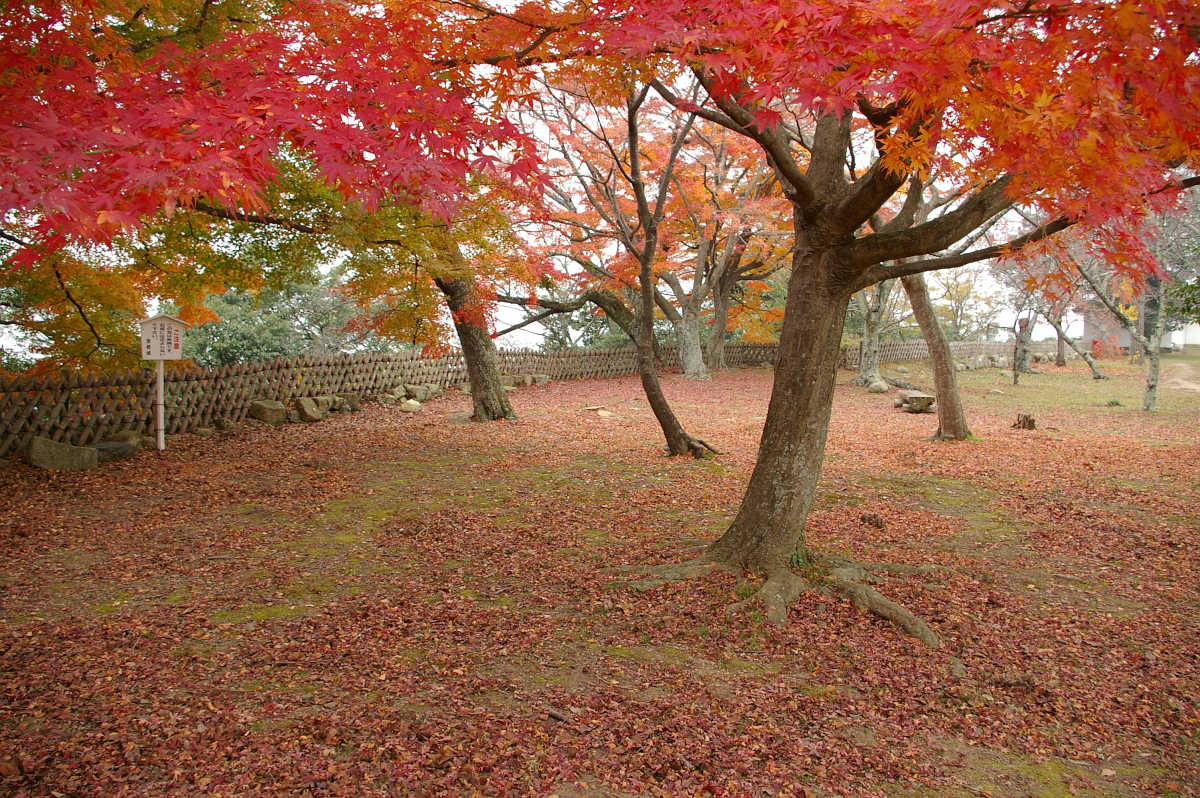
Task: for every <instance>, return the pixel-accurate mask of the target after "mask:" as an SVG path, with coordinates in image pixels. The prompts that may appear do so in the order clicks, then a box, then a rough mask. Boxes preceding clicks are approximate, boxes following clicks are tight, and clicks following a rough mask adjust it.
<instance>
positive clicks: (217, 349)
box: [184, 278, 397, 366]
mask: <svg viewBox="0 0 1200 798" xmlns="http://www.w3.org/2000/svg"><path fill="white" fill-rule="evenodd" d="M205 304H206V305H207V306H208V308H209V309H211V310H212V311H213V312H214V313H215V314H217V315H218V316H219V317H220V320H219V321H209V322H205V323H204V324H200V325H197V326H195V327H192V328H190V329H188V330H187V331H186V332H185V333H184V353H185V354H186V355H187V356H188V357H190V358H191V359H192V360H194V361H196V362H197V363H199V364H200V365H202V366H225V365H229V364H232V363H242V362H246V361H251V360H266V359H269V358H273V357H294V356H297V355H316V356H324V355H332V354H338V353H350V352H361V351H385V350H388V349H393V348H395V347H396V346H397V344H394V343H392V342H390V341H387V340H385V339H382V338H380V337H378V336H376V335H375V334H374V333H373V332H372V331H371V330H369V329H362V327H361V326H358V325H355V324H354V322H355V321H356V320H357V319H358V318H359V316H360V311H359V309H358V308H357V307H356V306H355V305H354V303H353V302H351V301H349V300H348V299H347V297H346V296H345V295H344V294H343V293H342V292H340V291H339V290H338V285H337V283H336V278H335V279H333V280H325V281H323V282H322V283H319V284H316V283H307V284H290V285H287V286H285V287H283V288H281V289H274V288H272V289H266V290H264V291H262V292H260V293H258V294H252V293H249V292H246V291H239V290H237V289H230V290H228V291H226V292H225V293H223V294H214V295H212V296H210V297H209V298H208V299H207V300H206V301H205Z"/></svg>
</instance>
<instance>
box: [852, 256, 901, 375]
mask: <svg viewBox="0 0 1200 798" xmlns="http://www.w3.org/2000/svg"><path fill="white" fill-rule="evenodd" d="M892 284H893V281H892V280H885V281H884V282H882V283H879V284H878V285H874V286H872V287H870V288H868V289H865V290H866V296H865V299H863V301H861V302H859V311H860V312H861V313H862V317H863V339H862V356H861V357H860V358H859V360H858V376H856V377H855V378H854V379H853V381H852V382H853V383H854V384H855V385H871V384H873V383H876V382H883V375H882V374H880V373H879V334H880V332H881V331H882V329H883V310H884V308H885V307H886V306H887V300H888V295H889V294H891V292H892ZM859 296H862V295H861V294H860V295H859Z"/></svg>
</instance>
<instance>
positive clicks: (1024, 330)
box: [1013, 319, 1035, 374]
mask: <svg viewBox="0 0 1200 798" xmlns="http://www.w3.org/2000/svg"><path fill="white" fill-rule="evenodd" d="M1032 337H1033V319H1017V338H1016V345H1015V347H1014V349H1013V373H1014V374H1033V373H1035V372H1034V370H1033V369H1032V368H1031V367H1030V366H1029V339H1030V338H1032Z"/></svg>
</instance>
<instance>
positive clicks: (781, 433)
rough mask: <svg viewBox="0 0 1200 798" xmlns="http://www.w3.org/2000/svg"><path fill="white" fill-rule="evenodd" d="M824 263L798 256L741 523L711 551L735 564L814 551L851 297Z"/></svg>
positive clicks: (760, 565) (771, 566) (761, 563)
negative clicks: (810, 544) (814, 521)
mask: <svg viewBox="0 0 1200 798" xmlns="http://www.w3.org/2000/svg"><path fill="white" fill-rule="evenodd" d="M823 267H825V264H824V263H823V260H822V259H821V258H819V257H815V256H810V257H809V258H806V259H804V260H801V259H800V258H799V256H797V258H795V259H794V260H793V267H792V276H791V279H790V280H789V283H788V301H787V309H786V312H785V314H784V320H783V330H782V333H781V335H780V340H779V362H778V364H777V365H776V367H775V381H774V385H773V387H772V390H771V402H770V405H769V406H768V409H767V419H766V423H765V424H764V426H763V432H762V439H761V441H760V443H759V449H758V461H757V462H756V463H755V465H754V473H753V474H752V475H751V477H750V483H749V485H748V486H747V488H746V495H745V497H744V498H743V499H742V505H741V508H740V509H739V510H738V513H737V516H736V517H735V518H734V520H733V524H732V525H731V526H730V527H729V529H728V530H727V531H726V532H725V534H724V535H722V536H721V538H720V539H719V540H717V541H716V542H715V543H713V544H712V546H711V547H710V549H709V551H710V553H711V554H712V556H713V557H714V558H715V559H717V560H718V561H721V562H724V563H727V564H728V565H731V566H733V567H735V568H739V569H747V570H751V571H755V572H758V573H768V574H771V573H775V572H778V571H781V570H782V569H785V568H786V567H787V566H788V564H789V563H790V562H792V561H793V558H796V559H800V560H806V559H807V557H808V553H807V549H806V548H805V539H804V524H805V521H806V520H807V518H808V511H809V508H810V507H811V505H812V499H813V493H814V491H815V489H816V485H817V478H818V477H819V476H820V472H821V461H822V459H823V457H824V453H825V438H826V435H827V434H828V431H829V415H830V410H831V409H832V407H833V391H834V383H835V378H836V376H837V366H838V360H839V359H840V355H841V339H842V324H843V322H844V321H845V318H846V304H847V302H848V301H849V299H850V296H849V293H850V292H849V291H846V290H842V289H840V288H838V287H836V286H835V285H834V284H833V282H832V280H831V279H830V278H829V277H828V276H827V275H826V274H823V273H822V271H823Z"/></svg>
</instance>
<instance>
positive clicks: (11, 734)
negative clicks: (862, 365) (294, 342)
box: [0, 356, 1200, 798]
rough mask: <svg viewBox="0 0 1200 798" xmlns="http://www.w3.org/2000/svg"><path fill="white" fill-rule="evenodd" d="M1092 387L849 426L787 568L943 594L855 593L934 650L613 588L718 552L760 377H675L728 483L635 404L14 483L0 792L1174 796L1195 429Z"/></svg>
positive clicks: (876, 413) (346, 420) (857, 392)
mask: <svg viewBox="0 0 1200 798" xmlns="http://www.w3.org/2000/svg"><path fill="white" fill-rule="evenodd" d="M1192 359H1193V360H1194V359H1195V357H1194V356H1193V358H1192ZM1103 365H1104V366H1105V367H1106V368H1107V369H1108V370H1109V371H1110V372H1111V373H1112V374H1113V375H1114V378H1113V379H1112V380H1108V381H1105V382H1093V381H1092V380H1091V379H1089V378H1088V376H1087V374H1086V372H1085V370H1084V369H1083V368H1082V367H1077V366H1072V367H1068V368H1066V369H1056V368H1054V367H1053V366H1048V367H1043V368H1045V369H1046V373H1045V374H1041V375H1031V376H1027V377H1023V378H1022V383H1021V385H1019V386H1015V387H1014V386H1012V385H1011V384H1009V383H1010V381H1009V380H1005V379H1004V378H1003V377H1002V376H1000V373H999V372H997V371H995V370H989V371H979V372H970V373H966V374H963V375H961V378H962V385H963V393H964V397H965V401H966V405H967V408H968V412H969V417H970V421H971V426H972V429H973V431H974V432H975V434H976V435H977V436H978V440H975V441H970V442H964V443H958V444H946V443H932V442H928V441H925V440H923V439H922V438H923V437H924V436H926V435H929V434H930V433H932V432H933V428H934V427H935V426H936V422H935V420H934V418H933V417H932V416H919V415H910V414H907V413H903V412H901V411H898V410H894V409H893V408H892V399H891V396H890V395H883V396H880V395H871V394H868V393H866V392H865V391H864V390H863V389H861V388H855V387H851V386H848V385H842V386H840V387H839V388H838V391H837V399H836V403H835V407H834V413H833V422H832V428H831V433H830V440H829V449H828V456H827V459H826V465H825V470H824V474H823V476H822V481H821V486H820V490H819V496H818V500H817V505H816V509H815V511H814V513H813V515H812V517H811V520H810V524H809V540H810V542H811V544H812V545H813V546H815V547H817V548H819V549H822V550H825V551H829V552H836V553H841V554H845V555H849V556H852V557H855V558H860V559H863V560H871V561H891V562H899V563H908V564H937V565H941V566H944V570H941V571H938V572H937V573H935V574H925V575H905V576H897V577H892V578H889V579H888V580H887V582H886V583H885V584H883V585H881V586H880V587H881V589H882V590H883V591H884V592H885V593H886V594H887V595H889V596H890V597H892V598H894V599H896V600H898V601H901V602H903V603H905V604H906V605H907V606H908V607H910V608H912V609H913V610H914V611H916V612H918V613H920V614H921V615H922V616H923V617H924V618H925V619H926V620H927V621H928V622H929V623H930V625H931V626H932V627H933V628H934V629H935V631H936V632H937V633H938V634H939V635H940V636H941V637H942V639H943V640H944V644H945V645H944V647H943V648H942V649H940V650H931V649H928V648H925V647H924V646H922V645H921V644H919V643H917V642H916V641H914V640H913V639H911V638H908V637H905V636H903V635H902V634H901V633H900V632H899V631H898V630H897V629H895V628H894V627H891V626H889V625H888V624H886V623H885V622H883V621H881V620H879V619H878V618H875V617H873V616H870V615H867V614H864V613H862V612H860V611H858V610H856V609H855V608H854V607H852V606H851V605H850V604H849V603H848V602H846V601H842V600H838V599H832V598H827V597H822V596H820V595H817V594H809V595H805V596H803V597H801V598H800V599H799V600H798V601H797V602H796V603H795V604H794V605H793V608H792V612H791V615H790V619H789V622H788V624H787V625H786V626H785V627H782V628H779V627H775V626H773V625H770V624H768V623H766V622H765V621H764V619H763V617H762V616H761V614H760V613H759V612H758V611H756V610H754V609H753V608H748V609H746V610H743V611H741V612H738V613H735V614H732V615H731V614H729V613H728V612H727V610H728V608H729V607H730V606H731V605H733V604H735V603H736V602H738V601H739V600H740V599H741V598H742V597H744V596H746V595H749V594H750V593H751V592H752V591H753V590H754V585H753V584H751V583H744V582H743V583H739V581H738V580H737V579H735V578H734V577H733V576H730V575H726V574H712V575H710V576H708V577H704V578H701V579H697V580H692V581H688V582H683V583H677V584H671V585H666V586H662V587H657V588H653V589H648V590H643V591H639V590H637V589H635V587H634V586H633V584H632V583H633V582H635V581H636V579H635V577H634V576H632V575H631V574H630V572H628V571H627V570H623V568H624V567H629V566H635V567H638V566H652V565H658V564H665V563H671V562H678V561H681V560H683V559H686V558H688V557H689V556H694V554H695V553H696V547H699V546H702V545H703V544H705V543H706V542H708V541H711V540H713V539H714V538H715V537H716V536H717V535H719V534H720V532H721V531H722V529H723V527H724V525H725V524H726V523H727V522H728V520H729V519H730V518H731V517H732V515H733V513H734V512H735V510H736V509H737V505H738V500H739V498H740V495H741V493H742V490H743V488H744V486H745V483H746V480H747V479H748V477H749V472H750V469H751V467H752V465H753V461H754V456H755V450H756V446H757V442H758V435H759V431H760V429H761V425H762V421H763V417H764V414H765V412H766V401H767V397H768V394H769V391H770V384H771V372H770V370H768V369H749V370H731V371H726V372H722V373H719V374H717V375H716V377H715V378H714V379H713V380H711V381H706V382H691V381H687V380H684V379H683V378H682V377H681V376H679V375H668V376H667V377H666V378H665V387H666V390H667V393H668V395H669V396H670V398H671V399H672V400H673V402H674V405H675V408H676V410H677V411H678V412H679V414H680V415H681V417H682V418H683V419H684V421H685V423H686V425H687V427H688V429H689V431H691V432H693V433H694V434H697V435H700V436H701V437H704V438H705V439H706V440H708V441H709V442H711V443H712V444H713V445H714V446H716V447H717V448H718V449H720V450H721V451H722V452H723V453H722V454H721V456H720V457H717V458H716V459H714V460H707V461H700V462H697V461H693V460H690V459H687V460H684V459H668V458H666V457H664V456H663V454H662V447H661V439H660V437H659V434H658V432H657V429H656V427H655V425H654V422H653V419H652V416H651V414H650V412H649V409H648V407H647V405H646V402H645V401H644V399H643V398H642V396H641V392H640V388H639V384H638V381H637V380H636V379H635V378H626V379H617V380H606V381H589V382H566V383H558V384H550V385H546V386H538V387H532V388H524V389H521V390H520V391H519V392H518V393H517V394H515V395H514V404H515V406H516V408H517V410H518V412H519V414H520V418H519V420H517V421H515V422H512V421H506V422H497V423H491V424H474V423H470V422H467V421H465V419H464V416H465V414H466V412H468V411H469V401H468V399H467V397H464V396H461V395H459V394H457V393H456V394H454V395H453V396H449V397H447V398H445V399H442V400H438V401H435V402H432V403H429V404H427V405H426V407H425V409H424V410H422V412H420V413H419V414H416V415H407V414H403V413H400V412H397V411H396V410H395V409H394V408H387V407H381V406H374V405H368V406H367V407H366V409H364V410H363V411H361V412H359V413H356V414H353V415H344V416H338V417H336V418H333V419H331V420H328V421H325V422H322V423H319V424H313V425H290V426H287V427H285V428H281V429H276V428H270V427H261V426H243V427H242V428H240V429H239V430H236V431H234V432H231V433H222V434H220V435H218V436H216V437H208V438H205V437H199V436H192V435H188V436H181V437H179V438H177V439H175V440H172V441H170V443H169V448H168V449H167V451H166V452H165V453H158V452H155V451H152V450H150V451H143V452H142V453H141V454H139V455H138V456H137V457H136V458H134V459H132V460H128V461H125V462H121V463H114V464H108V465H104V466H102V467H101V468H100V469H98V470H96V471H92V472H87V473H82V474H80V473H75V474H49V473H44V472H38V471H35V470H33V469H31V468H29V467H27V466H24V465H22V464H19V463H15V462H14V463H12V464H10V465H7V466H5V467H3V468H0V496H2V498H0V536H2V537H3V542H4V550H5V554H6V556H5V559H4V563H3V565H2V566H0V600H2V605H0V606H2V616H0V690H2V696H3V700H2V701H0V792H3V793H7V794H12V795H71V796H75V795H78V796H121V795H154V796H193V795H202V794H203V795H237V796H247V795H280V794H287V795H314V796H315V795H397V794H399V795H476V794H478V795H489V796H490V795H552V794H555V795H559V796H564V798H566V797H567V796H626V795H697V794H712V795H726V796H757V795H790V796H798V795H809V796H824V795H855V796H857V795H862V796H869V795H897V796H977V795H993V796H1056V795H1085V796H1102V795H1103V796H1108V795H1113V796H1148V795H1197V794H1200V792H1198V787H1197V785H1198V784H1200V709H1198V707H1200V576H1198V574H1200V546H1198V545H1197V544H1198V543H1200V393H1198V392H1196V391H1194V390H1192V389H1191V388H1189V387H1188V381H1187V380H1177V383H1178V384H1177V385H1176V386H1175V387H1171V385H1172V384H1171V383H1170V380H1169V379H1168V380H1166V381H1165V382H1164V388H1163V391H1162V396H1161V398H1160V408H1161V409H1160V411H1159V412H1158V413H1157V414H1155V415H1147V414H1145V413H1142V412H1141V411H1140V410H1139V409H1138V408H1139V407H1140V382H1139V376H1138V375H1139V373H1140V367H1138V366H1134V365H1130V364H1125V363H1120V362H1114V361H1108V362H1106V363H1104V364H1103ZM907 366H908V368H909V369H910V373H909V374H907V375H906V376H905V379H907V380H909V381H914V382H917V383H919V384H926V385H928V384H929V380H928V377H927V375H925V374H923V373H922V371H921V369H922V367H921V366H920V365H919V364H907ZM1193 367H1194V363H1188V362H1186V361H1185V362H1180V361H1179V358H1178V356H1175V358H1172V357H1168V358H1167V359H1166V370H1167V376H1168V378H1170V376H1171V374H1172V369H1178V370H1179V371H1178V372H1177V373H1179V374H1184V375H1185V376H1186V375H1187V373H1188V372H1187V371H1186V369H1189V368H1193ZM888 371H889V369H887V368H885V373H886V372H888ZM891 373H893V374H895V373H896V372H895V370H894V367H893V369H891ZM851 376H852V375H851V374H849V373H843V374H842V375H840V377H839V380H840V381H841V382H846V381H848V380H849V379H850V377H851ZM1118 403H1119V404H1118ZM596 405H603V407H604V410H605V413H606V414H600V413H598V412H597V411H595V410H585V409H584V408H585V407H594V406H596ZM1018 412H1030V413H1032V414H1033V415H1034V416H1035V418H1036V420H1037V425H1038V428H1037V429H1036V430H1034V431H1021V430H1015V429H1011V428H1010V425H1011V424H1012V422H1013V420H1014V419H1015V417H1016V414H1017V413H1018ZM952 658H957V660H959V661H961V663H962V665H963V666H964V667H965V671H964V670H962V669H959V668H956V667H951V665H952Z"/></svg>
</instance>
